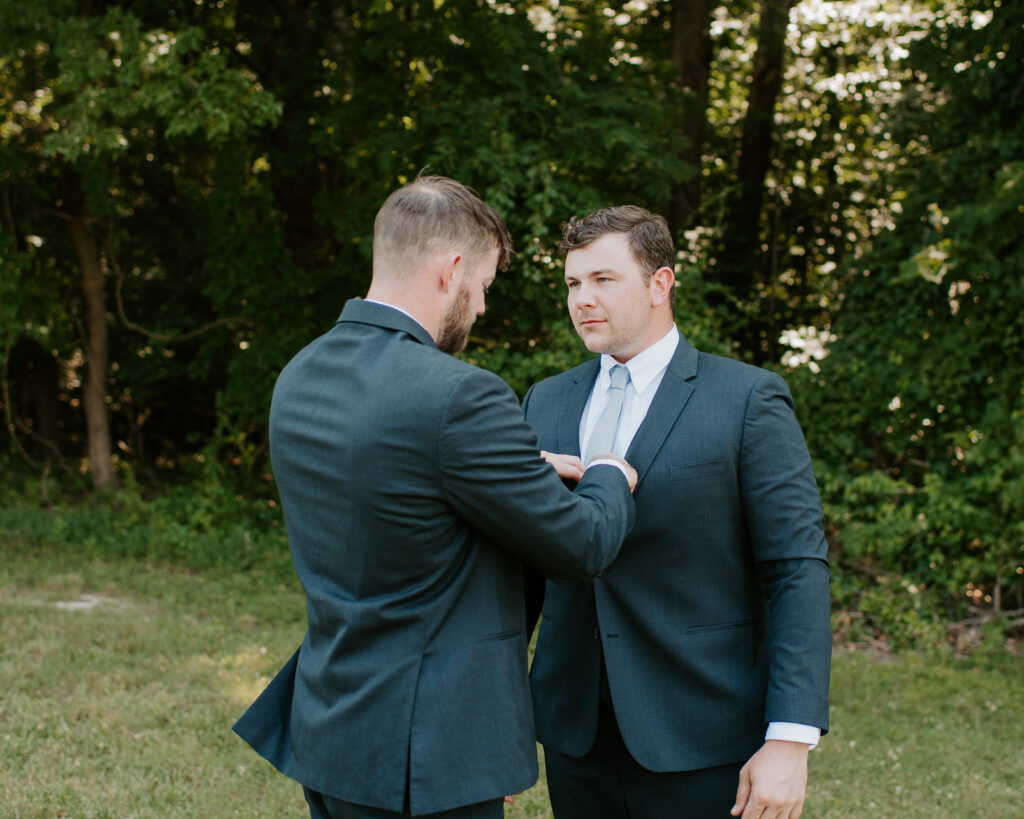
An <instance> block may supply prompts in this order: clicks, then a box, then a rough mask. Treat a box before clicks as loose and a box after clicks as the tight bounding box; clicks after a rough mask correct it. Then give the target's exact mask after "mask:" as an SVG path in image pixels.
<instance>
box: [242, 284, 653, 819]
mask: <svg viewBox="0 0 1024 819" xmlns="http://www.w3.org/2000/svg"><path fill="white" fill-rule="evenodd" d="M270 446H271V457H272V461H273V467H274V476H275V478H276V480H277V484H278V488H279V490H280V493H281V501H282V507H283V511H284V516H285V523H286V526H287V530H288V539H289V543H290V547H291V551H292V558H293V560H294V563H295V568H296V570H297V572H298V575H299V578H300V580H301V582H302V585H303V588H304V590H305V593H306V612H307V618H308V629H307V632H306V635H305V639H304V640H303V642H302V645H301V647H300V648H299V650H298V651H297V653H296V654H295V656H293V657H292V659H291V660H290V661H289V663H288V664H287V665H286V666H285V667H284V668H283V669H282V670H281V672H280V673H279V674H278V675H277V677H276V678H275V679H274V680H273V681H272V682H271V684H270V686H269V687H268V688H267V689H266V691H264V693H263V694H262V695H261V696H260V698H259V699H258V700H257V701H256V702H255V703H254V704H253V705H252V706H251V707H250V709H249V710H248V711H247V712H246V713H245V714H244V715H243V716H242V718H241V719H240V720H239V721H238V722H237V723H236V725H235V730H236V731H237V732H238V733H239V734H240V735H241V736H242V737H243V738H244V739H245V740H246V741H248V742H249V743H250V744H251V745H252V746H253V747H254V748H255V749H256V750H257V751H258V752H259V753H260V754H262V755H263V756H264V757H266V758H267V759H268V760H269V761H270V762H271V763H273V764H274V765H275V766H276V767H277V768H278V769H280V770H281V771H282V772H283V773H285V774H287V775H288V776H291V777H292V778H294V779H297V780H298V781H299V782H301V783H303V784H304V785H306V786H308V787H310V788H312V789H314V790H317V791H320V792H322V793H325V794H328V795H330V796H334V797H336V798H339V799H342V800H345V801H348V802H354V803H357V804H360V805H368V806H372V807H378V808H382V809H385V810H391V811H401V810H402V809H403V806H404V805H405V804H406V803H407V804H408V806H409V808H410V809H411V811H412V814H413V815H416V814H421V813H433V812H435V811H440V810H445V809H449V808H452V807H456V806H459V805H465V804H471V803H475V802H480V801H484V800H487V799H494V798H500V797H501V796H503V795H505V794H509V793H515V792H518V791H521V790H523V789H525V788H527V787H529V786H530V785H531V784H532V783H533V782H534V781H535V780H536V777H537V757H536V745H535V740H534V734H533V715H532V710H531V703H530V695H529V681H528V676H527V650H526V649H527V637H526V633H525V629H524V625H523V624H524V619H525V614H524V608H523V588H522V562H521V561H522V560H528V561H530V562H531V563H532V564H533V565H535V566H537V567H538V568H540V569H542V570H543V571H545V572H547V573H550V574H552V575H553V576H556V577H560V578H562V579H564V580H582V579H586V578H589V577H593V576H594V575H596V574H597V573H598V572H599V571H601V570H602V569H604V568H605V567H606V566H608V565H609V564H610V563H611V561H612V560H613V559H614V557H615V555H616V553H617V552H618V550H619V547H620V545H621V543H622V539H623V538H624V536H625V535H626V533H627V531H628V530H629V527H630V526H631V525H632V522H633V514H634V505H633V501H632V497H631V495H630V492H629V488H628V486H627V483H626V480H625V478H624V477H623V475H622V473H621V472H620V471H619V470H618V469H617V468H615V467H610V466H602V467H597V468H593V469H590V470H588V471H587V473H586V475H585V476H584V479H583V480H582V481H581V482H580V484H579V487H578V488H577V490H576V492H575V493H573V492H572V491H570V490H568V489H566V488H565V486H563V484H562V482H561V481H560V480H559V479H558V477H557V475H556V474H555V471H554V470H553V469H552V468H551V467H550V466H549V465H548V464H546V463H545V462H544V461H542V460H541V458H540V457H539V454H538V448H537V444H536V437H535V436H534V434H533V432H532V431H531V430H530V428H529V427H528V426H527V425H526V423H525V422H524V420H523V414H522V410H521V409H520V407H519V404H518V402H517V401H516V398H515V395H514V394H513V392H512V390H511V389H510V388H509V387H508V386H507V385H506V384H505V383H504V382H503V381H502V380H501V379H500V378H498V377H497V376H496V375H493V374H491V373H488V372H486V371H484V370H481V369H478V368H476V367H473V366H471V365H469V364H467V363H465V362H463V361H459V360H458V359H455V358H453V357H451V356H449V355H445V354H444V353H442V352H441V351H440V350H438V348H437V346H436V345H435V344H434V342H433V340H432V339H431V337H430V336H429V334H428V333H427V332H426V331H425V330H424V329H423V328H422V327H420V325H419V324H417V323H416V322H415V321H413V320H412V319H410V318H408V317H407V316H405V315H403V314H402V313H400V312H399V311H397V310H394V309H392V308H390V307H386V306H384V305H379V304H373V303H369V302H364V301H360V300H355V301H350V302H349V303H348V304H346V306H345V308H344V311H343V312H342V314H341V317H340V319H339V320H338V323H337V324H336V325H335V327H334V328H333V329H332V330H330V331H329V332H328V333H326V334H325V335H323V336H321V337H320V338H319V339H317V340H316V341H314V342H313V343H312V344H311V345H309V346H308V347H306V348H305V349H304V350H302V351H301V352H300V353H299V354H298V355H297V356H296V357H295V358H294V359H293V360H292V361H291V362H290V363H289V364H288V366H287V367H285V369H284V371H283V372H282V373H281V375H280V377H279V379H278V382H277V385H276V387H275V390H274V398H273V402H272V407H271V412H270Z"/></svg>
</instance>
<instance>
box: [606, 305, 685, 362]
mask: <svg viewBox="0 0 1024 819" xmlns="http://www.w3.org/2000/svg"><path fill="white" fill-rule="evenodd" d="M673 324H674V322H673V321H672V315H671V314H669V313H666V314H664V315H662V314H660V313H659V314H658V315H657V316H656V317H655V316H652V318H651V323H650V324H648V325H647V331H646V332H645V333H644V335H643V337H642V338H641V339H640V341H639V343H638V344H637V345H636V346H635V347H634V348H633V349H630V350H627V351H626V352H623V353H619V354H618V355H612V358H614V359H615V360H616V361H618V362H619V363H620V364H625V363H626V362H627V361H629V360H630V359H631V358H634V357H635V356H638V355H640V353H642V352H643V351H644V350H646V349H648V348H650V347H652V346H653V345H655V344H657V343H658V342H659V341H661V340H662V339H663V338H664V337H665V333H667V332H668V331H669V330H671V329H672V325H673Z"/></svg>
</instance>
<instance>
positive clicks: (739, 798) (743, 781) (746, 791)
mask: <svg viewBox="0 0 1024 819" xmlns="http://www.w3.org/2000/svg"><path fill="white" fill-rule="evenodd" d="M749 798H750V774H749V773H748V771H747V767H746V765H744V766H743V769H742V770H741V771H740V785H739V787H738V788H737V789H736V804H735V805H733V807H732V810H731V811H729V813H731V814H732V815H733V816H739V815H740V814H741V813H743V809H744V808H745V807H746V806H747V800H748V799H749Z"/></svg>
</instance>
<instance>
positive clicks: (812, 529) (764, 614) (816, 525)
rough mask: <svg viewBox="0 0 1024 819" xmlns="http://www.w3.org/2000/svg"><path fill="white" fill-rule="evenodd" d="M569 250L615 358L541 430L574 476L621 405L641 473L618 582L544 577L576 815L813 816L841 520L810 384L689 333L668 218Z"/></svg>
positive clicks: (561, 750) (559, 753)
mask: <svg viewBox="0 0 1024 819" xmlns="http://www.w3.org/2000/svg"><path fill="white" fill-rule="evenodd" d="M561 247H562V250H563V251H566V252H567V255H566V259H565V282H566V285H567V287H568V309H569V312H570V315H571V317H572V321H573V324H574V325H575V327H576V331H577V332H578V333H579V335H580V337H581V339H582V340H583V342H584V343H585V344H586V346H587V349H589V350H590V351H591V352H594V353H600V354H601V356H600V358H599V359H594V360H591V361H590V362H588V363H586V364H583V365H581V366H579V367H576V368H575V369H572V370H569V371H568V372H566V373H563V374H561V375H558V376H555V377H554V378H550V379H547V380H545V381H542V382H540V383H539V384H536V385H534V386H533V387H532V388H531V390H530V391H529V393H528V394H527V396H526V399H525V401H524V409H525V411H526V419H527V421H528V422H529V423H530V425H531V426H533V428H534V429H535V430H536V432H537V435H538V439H539V443H540V446H541V447H542V448H543V449H545V450H549V451H551V452H555V453H559V455H560V460H559V464H558V469H559V473H560V474H561V475H563V477H566V478H572V477H576V476H578V475H581V474H582V472H581V471H580V470H582V468H583V465H584V463H585V461H586V458H584V459H583V460H582V461H581V460H579V459H578V458H579V456H580V454H581V453H586V452H587V451H588V448H589V447H590V446H591V441H590V439H591V438H596V437H598V435H599V430H600V429H601V428H602V427H603V426H604V425H605V423H606V421H607V416H608V413H607V412H606V411H605V408H606V406H608V405H611V406H612V407H613V415H614V418H613V419H612V420H613V422H614V426H613V427H611V428H609V435H611V436H612V439H613V440H614V445H613V447H612V451H613V452H615V453H618V454H619V455H623V456H625V458H626V459H627V460H628V461H629V462H630V463H631V464H632V465H633V466H634V467H635V468H636V470H637V473H638V475H639V480H638V483H637V486H636V491H635V495H634V497H635V501H636V512H637V515H636V525H635V526H634V527H633V529H632V531H631V533H630V534H629V536H628V537H627V539H626V542H625V543H624V544H623V546H622V550H621V551H620V553H619V557H618V558H617V559H616V561H615V563H613V564H612V566H611V567H609V568H608V569H606V570H605V571H604V572H603V573H602V574H601V575H599V576H598V577H597V578H596V579H595V580H594V581H593V582H590V583H577V584H563V583H558V582H551V581H550V580H549V581H548V582H547V584H546V586H545V585H544V584H543V583H540V584H539V585H537V584H534V583H531V584H530V586H531V587H532V588H533V589H535V590H542V591H541V594H542V597H543V616H542V622H541V627H540V633H539V636H538V642H537V649H536V656H535V658H534V663H533V667H532V669H531V681H532V685H533V697H534V710H535V715H536V720H537V734H538V738H539V740H540V741H541V742H542V743H543V745H544V747H545V759H546V764H547V775H548V786H549V790H550V794H551V803H552V806H553V808H554V814H555V817H556V819H626V817H629V819H666V817H696V818H697V819H705V817H725V816H729V815H730V813H732V814H733V815H739V814H740V813H742V815H743V817H745V819H752V817H762V819H769V817H770V818H771V819H776V817H779V818H780V819H782V818H785V819H796V817H798V816H799V815H800V813H801V809H802V805H803V800H804V792H805V786H806V779H807V756H808V750H809V749H810V748H811V747H813V745H815V744H816V743H817V741H818V739H819V737H820V734H821V732H822V731H824V730H827V727H828V702H827V697H828V683H829V663H830V656H831V634H830V626H829V569H828V563H827V557H826V552H827V545H826V542H825V538H824V534H823V530H822V513H821V505H820V501H819V498H818V491H817V486H816V484H815V480H814V476H813V474H812V471H811V461H810V457H809V456H808V453H807V448H806V445H805V443H804V440H803V435H802V433H801V431H800V427H799V425H798V423H797V420H796V417H795V415H794V412H793V406H792V399H791V398H790V394H789V391H788V390H787V388H786V385H785V383H784V382H783V380H782V379H781V378H780V377H779V376H778V375H775V374H773V373H771V372H768V371H766V370H763V369H759V368H756V367H752V366H749V365H746V364H742V363H740V362H737V361H733V360H731V359H726V358H720V357H717V356H712V355H707V354H704V353H701V352H699V351H698V350H696V349H694V348H693V347H692V346H691V345H690V344H689V343H688V342H687V341H686V339H685V338H683V337H682V336H681V335H680V334H679V332H678V330H677V329H676V327H675V323H674V319H673V302H674V290H673V288H674V285H675V277H674V273H673V270H674V265H675V250H674V247H673V244H672V239H671V235H670V233H669V231H668V228H667V226H666V224H665V222H664V220H663V219H661V218H660V217H657V216H652V215H651V214H650V213H648V212H647V211H645V210H643V209H641V208H637V207H631V206H626V207H618V208H608V209H605V210H602V211H598V212H596V213H593V214H591V215H590V216H587V217H586V218H584V219H582V220H575V219H574V220H573V221H571V222H570V223H569V224H568V225H567V226H566V229H565V232H564V237H563V242H562V244H561ZM613 396H617V399H615V398H613ZM619 402H621V403H619ZM556 580H557V579H556ZM537 607H539V606H537ZM535 616H536V607H535V608H534V609H533V614H532V617H535ZM532 625H533V620H532V619H528V626H529V627H530V628H532Z"/></svg>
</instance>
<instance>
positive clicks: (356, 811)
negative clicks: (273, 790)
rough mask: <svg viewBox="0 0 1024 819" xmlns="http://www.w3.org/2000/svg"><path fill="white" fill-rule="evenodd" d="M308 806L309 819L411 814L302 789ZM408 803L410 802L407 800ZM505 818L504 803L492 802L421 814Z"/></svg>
mask: <svg viewBox="0 0 1024 819" xmlns="http://www.w3.org/2000/svg"><path fill="white" fill-rule="evenodd" d="M302 792H303V794H304V795H305V797H306V802H307V803H308V805H309V816H310V819H393V817H396V816H409V813H408V811H407V810H406V811H405V812H402V813H395V812H394V811H390V810H382V809H381V808H371V807H368V806H366V805H355V804H353V803H351V802H345V801H343V800H341V799H335V798H334V797H333V796H327V795H326V794H323V793H319V792H318V791H314V790H310V789H309V788H306V787H304V788H303V789H302ZM407 801H408V800H407ZM504 815H505V800H504V799H491V800H488V801H487V802H478V803H477V804H475V805H463V806H461V807H458V808H452V809H451V810H443V811H439V812H437V813H428V814H421V815H420V817H419V819H502V817H503V816H504Z"/></svg>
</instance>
